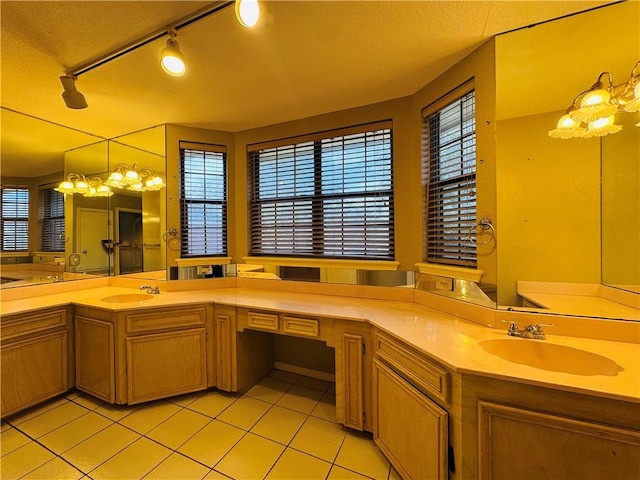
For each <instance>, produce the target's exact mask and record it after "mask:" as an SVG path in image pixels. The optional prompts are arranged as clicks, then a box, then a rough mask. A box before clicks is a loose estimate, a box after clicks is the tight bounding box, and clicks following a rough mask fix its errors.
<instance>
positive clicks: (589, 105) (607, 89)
mask: <svg viewBox="0 0 640 480" xmlns="http://www.w3.org/2000/svg"><path fill="white" fill-rule="evenodd" d="M603 76H604V77H606V79H607V80H608V85H606V84H605V83H604V82H603V81H602V77H603ZM611 90H613V79H612V78H611V74H610V73H609V72H603V73H601V74H600V75H599V76H598V80H597V81H596V83H594V84H593V85H592V86H591V88H590V89H589V90H587V91H586V92H585V94H584V95H583V96H582V100H581V101H580V108H576V109H575V110H573V111H572V112H571V113H570V114H569V115H570V116H571V119H572V120H574V121H576V122H587V123H588V122H593V121H595V120H602V119H603V118H607V117H610V116H612V115H615V113H616V112H617V111H618V106H617V105H615V104H614V103H612V101H611Z"/></svg>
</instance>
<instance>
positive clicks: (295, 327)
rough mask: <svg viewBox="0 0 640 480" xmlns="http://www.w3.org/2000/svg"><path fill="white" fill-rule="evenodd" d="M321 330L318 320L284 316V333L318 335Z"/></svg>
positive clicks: (307, 335) (306, 335)
mask: <svg viewBox="0 0 640 480" xmlns="http://www.w3.org/2000/svg"><path fill="white" fill-rule="evenodd" d="M319 331H320V329H319V326H318V320H314V319H312V318H297V317H288V316H287V315H283V316H282V333H286V334H289V335H300V336H303V337H317V336H318V335H319Z"/></svg>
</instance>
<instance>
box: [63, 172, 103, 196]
mask: <svg viewBox="0 0 640 480" xmlns="http://www.w3.org/2000/svg"><path fill="white" fill-rule="evenodd" d="M54 190H55V191H56V192H60V193H64V194H74V193H78V194H80V195H82V196H84V197H110V196H111V195H113V191H112V190H111V188H109V186H108V185H105V184H104V183H103V182H102V179H101V178H100V177H92V178H90V179H88V180H87V178H86V177H85V176H84V175H82V174H80V173H70V174H69V175H67V179H66V180H64V181H62V182H60V184H59V185H58V186H57V187H56V188H54Z"/></svg>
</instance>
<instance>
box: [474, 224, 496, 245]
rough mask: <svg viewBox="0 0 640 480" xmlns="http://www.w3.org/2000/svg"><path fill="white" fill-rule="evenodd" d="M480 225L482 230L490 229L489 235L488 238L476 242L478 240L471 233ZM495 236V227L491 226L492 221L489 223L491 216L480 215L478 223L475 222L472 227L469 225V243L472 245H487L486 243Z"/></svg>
mask: <svg viewBox="0 0 640 480" xmlns="http://www.w3.org/2000/svg"><path fill="white" fill-rule="evenodd" d="M478 227H480V228H481V229H482V230H483V231H484V230H490V231H491V232H490V233H491V236H490V237H489V239H488V240H486V241H484V242H481V243H478V241H477V240H476V239H474V238H473V237H472V236H471V235H473V233H475V231H476V228H478ZM495 236H496V229H495V228H494V226H493V223H491V217H482V218H481V219H480V221H479V222H478V223H476V224H475V225H474V226H473V227H471V228H470V229H469V238H468V240H469V243H472V244H473V245H480V246H481V245H487V244H488V243H490V242H491V241H492V240H493V239H494V238H495Z"/></svg>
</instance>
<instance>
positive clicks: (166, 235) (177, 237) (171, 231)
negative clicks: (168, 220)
mask: <svg viewBox="0 0 640 480" xmlns="http://www.w3.org/2000/svg"><path fill="white" fill-rule="evenodd" d="M169 236H171V237H173V238H172V239H171V240H174V241H175V240H178V241H180V235H178V231H177V230H176V229H175V228H170V229H169V230H167V231H166V232H164V233H163V234H162V240H164V241H165V242H166V241H167V240H168V238H169Z"/></svg>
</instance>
